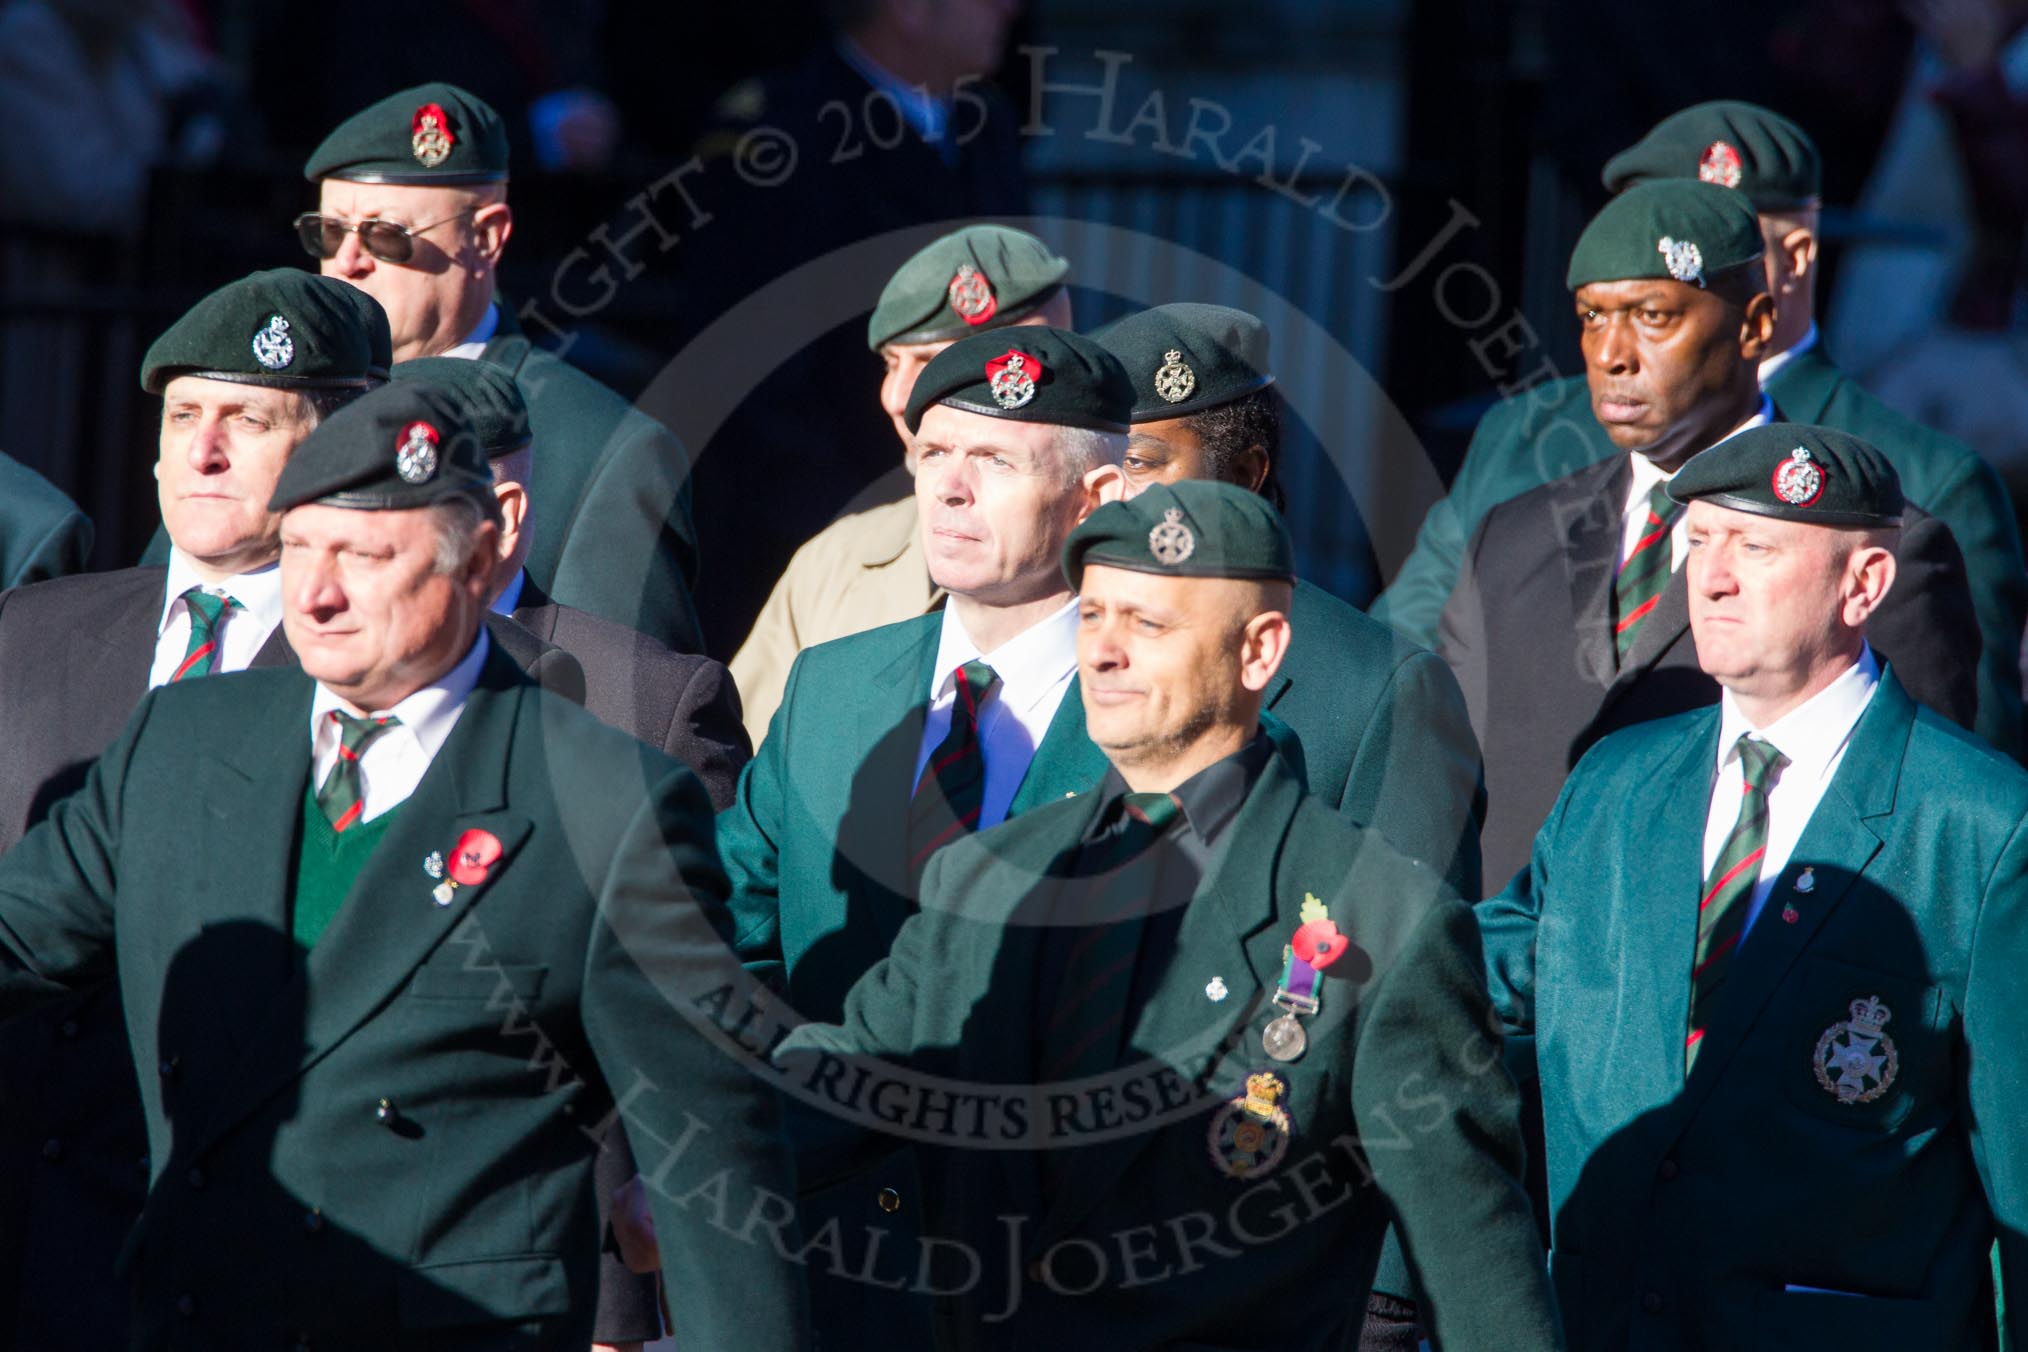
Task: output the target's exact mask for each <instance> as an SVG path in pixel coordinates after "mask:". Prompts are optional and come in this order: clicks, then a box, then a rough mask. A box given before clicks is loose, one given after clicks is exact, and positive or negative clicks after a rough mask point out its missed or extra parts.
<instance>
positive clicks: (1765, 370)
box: [1760, 319, 1817, 385]
mask: <svg viewBox="0 0 2028 1352" xmlns="http://www.w3.org/2000/svg"><path fill="white" fill-rule="evenodd" d="M1816 345H1817V321H1816V320H1814V319H1813V320H1811V321H1810V327H1809V328H1807V329H1805V330H1803V337H1802V341H1801V342H1799V343H1797V344H1796V345H1795V346H1794V347H1792V348H1788V349H1786V350H1785V351H1781V352H1777V353H1775V354H1774V355H1773V356H1772V357H1769V358H1768V359H1767V360H1766V361H1764V362H1762V363H1761V364H1760V383H1761V384H1762V385H1766V384H1767V383H1768V382H1769V381H1770V380H1773V379H1774V378H1775V372H1777V371H1779V370H1781V369H1782V368H1783V367H1784V366H1787V365H1788V364H1789V363H1790V362H1792V361H1794V360H1795V359H1796V358H1797V357H1800V356H1802V355H1803V354H1804V353H1805V352H1808V351H1809V350H1810V349H1811V348H1813V347H1815V346H1816Z"/></svg>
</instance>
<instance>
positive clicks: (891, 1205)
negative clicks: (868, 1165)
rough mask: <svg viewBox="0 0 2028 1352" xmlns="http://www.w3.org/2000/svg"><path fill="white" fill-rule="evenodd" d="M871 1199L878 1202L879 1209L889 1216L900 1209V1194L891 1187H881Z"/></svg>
mask: <svg viewBox="0 0 2028 1352" xmlns="http://www.w3.org/2000/svg"><path fill="white" fill-rule="evenodd" d="M873 1200H874V1201H876V1202H878V1203H880V1209H881V1210H882V1211H885V1212H886V1213H887V1214H888V1215H890V1216H892V1215H893V1214H894V1213H895V1212H897V1211H899V1210H901V1194H900V1193H898V1192H896V1191H895V1190H894V1189H893V1188H882V1189H881V1190H880V1191H879V1192H877V1193H875V1194H874V1195H873Z"/></svg>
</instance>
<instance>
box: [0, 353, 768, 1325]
mask: <svg viewBox="0 0 2028 1352" xmlns="http://www.w3.org/2000/svg"><path fill="white" fill-rule="evenodd" d="M479 441H480V439H479V438H478V437H477V436H476V435H475V434H474V432H473V430H472V428H471V426H470V424H469V423H468V422H467V420H466V416H465V413H464V410H463V405H462V404H461V403H460V402H459V401H457V400H455V399H453V398H451V397H450V396H449V395H447V394H446V393H444V392H443V391H441V390H438V389H436V388H434V387H431V386H428V385H426V384H422V383H419V382H408V383H402V384H396V385H389V386H384V387H382V388H381V389H378V390H376V391H374V392H372V393H370V394H367V395H364V396H362V397H361V398H360V399H358V400H357V401H355V402H353V403H351V404H349V405H347V406H346V407H344V408H342V409H340V410H338V411H337V412H336V413H334V414H332V415H331V416H330V417H329V418H328V419H326V420H325V421H324V422H322V423H321V424H320V425H319V426H318V428H317V430H316V431H315V432H313V433H312V434H311V435H310V436H309V437H308V438H306V439H305V440H304V441H303V442H302V444H301V445H300V446H298V447H297V448H296V450H295V453H294V454H293V455H292V456H291V457H290V459H289V462H288V465H287V466H286V468H285V469H284V470H283V471H282V474H281V476H280V479H279V482H278V483H277V485H276V487H275V489H274V496H273V497H272V499H271V500H270V501H269V503H268V506H269V509H270V510H271V511H275V512H279V513H283V516H282V521H281V546H282V562H281V573H282V575H281V591H282V596H283V619H282V623H283V624H284V626H285V627H286V629H287V633H288V637H289V642H290V646H291V647H292V648H293V649H294V651H295V652H296V654H297V655H298V657H299V658H300V661H301V668H300V670H297V669H292V668H276V669H270V670H262V671H247V672H240V673H233V674H229V675H224V676H212V677H208V678H207V679H205V680H202V681H189V682H183V683H177V684H170V685H165V686H162V687H161V688H159V689H157V690H154V691H152V692H150V693H149V694H148V695H147V696H146V697H145V698H144V699H143V700H142V701H141V703H140V706H139V708H138V709H136V711H135V713H134V715H133V717H132V719H131V720H130V721H129V722H128V724H127V726H126V729H125V731H124V732H122V733H121V734H120V736H119V737H118V738H116V739H115V740H114V742H113V744H112V746H111V747H110V748H109V749H108V750H107V751H106V753H105V754H104V755H103V756H102V757H101V758H100V759H99V761H98V762H97V764H96V765H95V766H94V767H93V768H92V770H91V772H90V774H89V776H88V777H87V779H86V781H85V784H84V787H83V788H81V789H80V790H79V791H78V792H77V793H75V794H74V795H72V796H71V797H69V798H66V799H64V800H63V801H62V802H60V803H58V804H57V805H56V807H55V808H54V809H53V810H52V811H51V813H50V815H49V817H48V819H47V820H46V821H44V822H43V823H42V824H41V825H40V826H38V827H36V828H35V829H34V830H32V831H30V832H29V833H28V835H27V836H25V837H24V838H23V839H22V840H21V842H20V843H19V844H18V845H17V846H15V847H14V849H12V850H11V851H9V852H8V853H7V855H6V856H5V858H4V859H0V1011H11V1010H12V1009H14V1008H18V1007H20V1006H23V1005H26V1004H30V1003H33V1002H35V1001H37V1000H40V999H46V998H48V997H50V996H53V995H55V994H58V993H60V992H62V991H65V990H68V989H74V988H76V987H78V986H80V985H82V984H84V983H87V982H90V981H92V980H95V979H99V978H101V977H103V976H104V975H106V974H114V975H116V976H117V979H118V981H119V985H120V992H121V996H122V998H123V1000H124V1003H125V1009H126V1021H127V1030H128V1035H129V1039H130V1041H131V1044H132V1048H133V1051H134V1055H135V1059H136V1060H137V1061H138V1062H139V1063H140V1064H141V1065H143V1066H146V1067H148V1068H149V1070H148V1072H147V1073H146V1074H144V1075H143V1076H142V1077H141V1080H142V1083H141V1098H142V1103H143V1107H144V1110H145V1113H146V1116H147V1123H148V1142H149V1157H150V1160H151V1162H152V1173H151V1181H150V1187H149V1195H148V1202H147V1206H146V1208H145V1210H144V1211H143V1212H142V1214H141V1219H140V1221H139V1222H138V1224H137V1225H136V1226H135V1228H134V1230H133V1232H132V1235H131V1236H130V1238H129V1240H128V1242H127V1246H126V1250H125V1252H124V1254H123V1255H122V1258H121V1263H122V1266H123V1269H124V1271H125V1273H126V1275H127V1276H128V1277H129V1279H130V1281H131V1289H132V1291H133V1293H134V1299H135V1314H134V1321H133V1328H134V1342H133V1345H134V1346H135V1347H136V1348H148V1349H155V1348H189V1347H204V1348H216V1349H242V1348H244V1349H256V1348H259V1349H267V1348H276V1347H297V1348H340V1349H350V1348H368V1347H371V1348H394V1349H406V1348H423V1347H429V1348H480V1347H485V1348H504V1347H509V1346H511V1347H515V1348H526V1349H541V1350H542V1352H551V1350H552V1349H553V1350H554V1352H581V1349H583V1348H584V1347H586V1346H587V1345H588V1343H589V1342H590V1339H591V1332H592V1329H591V1325H592V1314H593V1304H594V1296H595V1287H596V1273H597V1263H598V1254H599V1232H598V1227H597V1223H596V1222H597V1211H596V1207H595V1205H594V1197H593V1189H592V1166H593V1158H594V1156H595V1154H596V1153H597V1149H598V1141H599V1139H600V1137H601V1135H602V1132H603V1129H604V1127H605V1125H607V1124H609V1123H610V1122H611V1121H613V1120H615V1119H616V1116H617V1114H618V1113H619V1112H621V1111H624V1113H625V1119H626V1122H627V1125H628V1129H629V1133H630V1136H631V1138H632V1141H633V1144H634V1148H635V1151H636V1153H637V1155H639V1156H640V1157H641V1159H642V1162H643V1167H644V1168H645V1169H647V1170H649V1171H650V1173H651V1174H652V1175H654V1176H655V1179H656V1183H657V1187H656V1188H655V1189H654V1190H653V1191H652V1205H653V1207H654V1210H655V1214H656V1216H657V1218H658V1220H659V1221H660V1223H661V1235H662V1243H663V1252H664V1254H665V1255H666V1256H667V1260H668V1261H667V1265H666V1267H665V1270H664V1274H663V1275H664V1279H665V1281H666V1282H667V1283H668V1286H669V1290H670V1293H671V1305H672V1306H673V1308H674V1311H675V1315H676V1332H677V1334H678V1335H679V1336H681V1337H682V1338H683V1339H684V1340H685V1342H686V1344H687V1345H689V1346H694V1347H699V1348H707V1347H727V1346H735V1345H743V1346H752V1347H756V1348H760V1347H766V1348H776V1347H798V1346H802V1345H804V1344H805V1342H806V1332H807V1330H806V1327H805V1323H804V1306H803V1282H802V1278H801V1274H800V1272H799V1271H798V1270H797V1269H796V1268H794V1267H793V1266H792V1265H790V1264H789V1263H788V1262H787V1261H786V1260H785V1259H784V1258H783V1257H782V1256H781V1253H780V1251H779V1250H778V1249H777V1248H776V1247H774V1246H772V1245H768V1244H757V1245H747V1244H740V1243H736V1242H733V1241H731V1240H729V1239H728V1238H727V1237H726V1235H725V1234H724V1233H723V1232H721V1231H720V1230H718V1229H716V1228H714V1226H713V1225H711V1224H709V1223H707V1221H706V1220H705V1215H706V1214H707V1213H709V1212H710V1211H711V1210H712V1207H713V1206H716V1207H719V1208H723V1209H726V1210H728V1211H730V1210H732V1209H734V1208H736V1209H737V1211H738V1213H739V1214H745V1213H746V1212H747V1210H748V1208H749V1207H759V1206H763V1205H765V1206H768V1207H769V1208H770V1210H771V1211H774V1212H779V1210H780V1209H782V1208H786V1207H787V1206H789V1205H790V1203H789V1200H788V1199H789V1198H791V1197H793V1194H794V1181H793V1173H792V1167H791V1161H790V1159H789V1156H788V1152H787V1145H786V1140H785V1138H784V1137H783V1135H782V1132H781V1114H780V1111H779V1105H778V1103H777V1100H776V1097H775V1094H774V1092H773V1090H772V1089H771V1088H769V1087H768V1086H766V1085H764V1084H762V1083H760V1082H758V1081H757V1080H755V1079H754V1078H753V1077H752V1076H751V1075H750V1074H749V1073H748V1072H747V1071H746V1070H744V1069H743V1068H742V1067H741V1066H740V1065H739V1063H738V1061H737V1060H736V1059H735V1058H734V1057H733V1056H731V1055H727V1054H725V1053H724V1052H721V1051H720V1050H719V1049H718V1047H716V1046H714V1045H712V1044H711V1042H709V1041H708V1040H707V1037H706V1035H704V1034H703V1033H701V1032H700V1031H699V1030H698V1029H696V1028H695V1027H693V1026H692V1025H690V1024H689V1023H687V1022H686V1021H685V1019H684V1018H683V1017H682V1015H681V1014H680V1013H679V1012H678V1009H677V1006H676V1005H675V1004H672V1002H671V1000H669V999H666V998H665V997H664V995H663V993H662V990H661V989H658V987H671V983H674V985H673V987H671V988H680V987H681V986H682V985H683V983H686V982H690V981H694V980H696V979H697V978H698V977H699V976H700V975H701V974H703V973H709V972H713V971H727V970H731V971H736V970H737V966H736V963H735V960H734V959H733V957H732V954H731V953H730V951H729V950H728V949H727V948H726V946H725V943H724V936H725V934H726V927H725V920H724V914H723V909H722V906H723V900H724V895H725V877H724V873H723V871H722V870H721V869H720V867H719V864H718V861H717V858H716V853H715V851H714V849H713V847H712V838H711V820H710V815H709V814H710V806H709V802H708V800H707V799H706V797H705V793H704V790H703V789H702V788H701V787H700V786H699V784H698V782H697V780H696V778H695V776H693V775H692V774H691V773H690V772H689V771H688V770H686V769H684V768H682V767H681V766H679V765H678V764H677V763H676V762H675V761H673V760H671V759H669V758H668V757H667V756H665V755H663V754H662V753H661V752H659V751H656V750H653V749H652V748H649V747H646V746H644V745H642V744H640V743H638V742H635V741H634V740H633V739H632V738H630V737H627V736H626V735H624V734H622V733H619V732H616V731H613V730H611V729H608V728H606V727H605V726H604V725H602V724H600V723H599V722H598V721H597V720H595V719H594V718H593V717H592V716H591V715H590V714H588V713H586V712H584V710H582V709H581V708H579V707H577V706H576V705H575V704H572V703H570V702H569V701H567V700H564V699H561V698H558V697H556V696H553V695H551V694H549V693H548V692H546V691H544V690H541V689H538V688H537V687H535V686H534V685H531V684H530V683H529V682H528V681H527V680H526V678H524V677H523V676H522V675H521V673H520V672H519V670H518V669H517V668H516V667H515V666H514V665H513V664H512V663H511V662H510V661H508V660H507V659H506V657H505V656H504V654H503V653H502V651H501V650H500V648H499V647H498V646H497V645H495V644H493V643H492V642H491V641H490V640H489V638H488V636H487V632H486V630H485V629H483V628H482V627H481V617H482V616H483V615H484V613H485V597H486V595H487V594H488V592H489V590H490V586H491V579H492V575H493V571H494V565H495V562H496V560H497V557H498V548H497V541H496V538H495V536H496V533H497V531H498V528H499V527H498V519H499V518H498V514H499V505H498V502H497V500H496V499H495V497H494V495H493V491H492V484H491V475H490V473H489V472H488V470H487V467H486V463H485V460H484V458H483V451H482V449H481V447H480V444H479ZM699 1188H703V1189H706V1190H707V1191H708V1193H709V1195H710V1196H711V1197H712V1198H713V1199H714V1201H713V1202H712V1203H710V1204H707V1205H706V1206H704V1207H701V1208H700V1207H697V1206H695V1205H694V1201H693V1198H694V1193H693V1191H692V1190H694V1189H699Z"/></svg>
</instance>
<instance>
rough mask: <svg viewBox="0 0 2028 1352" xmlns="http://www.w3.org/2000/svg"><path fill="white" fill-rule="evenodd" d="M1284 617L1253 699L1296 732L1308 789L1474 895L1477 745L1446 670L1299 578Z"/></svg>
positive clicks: (1461, 698) (1460, 890) (1454, 682)
mask: <svg viewBox="0 0 2028 1352" xmlns="http://www.w3.org/2000/svg"><path fill="white" fill-rule="evenodd" d="M1289 627H1290V642H1289V651H1288V654H1287V656H1285V657H1284V658H1283V659H1282V665H1281V670H1279V671H1277V672H1276V673H1275V676H1274V680H1273V681H1271V682H1270V683H1269V685H1268V688H1267V692H1266V696H1265V699H1264V704H1263V707H1264V708H1266V709H1267V710H1268V711H1269V713H1270V714H1271V715H1272V717H1273V718H1275V719H1278V720H1280V721H1281V722H1282V723H1285V724H1286V725H1287V726H1288V728H1289V729H1290V730H1292V731H1293V732H1294V733H1295V735H1296V736H1297V737H1298V738H1300V739H1301V742H1302V765H1303V767H1304V773H1305V777H1306V782H1307V787H1308V788H1309V790H1310V792H1311V793H1313V794H1315V795H1316V796H1317V797H1318V798H1320V799H1322V800H1323V801H1324V803H1326V804H1327V805H1328V806H1330V807H1334V808H1336V809H1337V810H1338V811H1340V812H1343V813H1344V814H1345V815H1346V816H1348V817H1350V818H1351V819H1352V820H1354V821H1356V822H1361V823H1363V824H1365V825H1368V826H1371V827H1374V828H1375V829H1376V830H1378V831H1379V832H1380V834H1381V835H1383V836H1385V837H1386V838H1387V840H1388V843H1390V844H1391V845H1393V846H1394V847H1395V848H1396V849H1398V850H1400V851H1401V852H1402V853H1403V854H1405V855H1407V856H1408V857H1409V858H1411V859H1418V860H1421V861H1422V862H1423V863H1425V864H1428V865H1429V866H1430V867H1431V868H1433V869H1435V870H1436V871H1437V872H1439V873H1441V874H1443V875H1444V878H1445V880H1446V881H1447V882H1449V883H1450V884H1451V886H1452V887H1454V888H1456V889H1457V891H1458V894H1459V895H1460V896H1466V897H1476V896H1478V895H1479V820H1480V806H1479V743H1478V740H1477V739H1476V738H1475V737H1473V736H1472V722H1471V715H1470V714H1469V713H1468V712H1467V710H1466V707H1465V697H1464V694H1463V692H1462V691H1460V690H1459V689H1458V683H1457V679H1456V678H1455V677H1453V676H1452V675H1451V672H1450V668H1449V667H1447V666H1445V665H1444V662H1443V660H1442V659H1441V658H1439V657H1437V656H1436V654H1434V653H1431V652H1428V651H1426V650H1425V649H1422V648H1419V647H1417V646H1416V645H1415V644H1413V643H1410V642H1409V641H1408V640H1406V639H1404V638H1402V637H1400V636H1399V635H1397V634H1396V633H1395V632H1394V631H1393V630H1392V629H1389V628H1388V627H1387V626H1386V625H1384V624H1382V623H1380V622H1379V621H1378V620H1375V619H1373V618H1372V617H1371V616H1369V615H1367V614H1365V613H1364V612H1362V611H1361V610H1360V609H1359V608H1358V607H1356V606H1354V605H1351V604H1350V603H1348V602H1345V601H1342V600H1340V599H1339V598H1337V597H1336V596H1333V595H1332V594H1331V593H1329V592H1327V591H1325V590H1324V589H1323V588H1321V587H1317V586H1313V585H1312V584H1310V583H1308V582H1303V581H1300V580H1298V581H1297V583H1296V590H1295V601H1294V604H1293V605H1291V606H1290V609H1289ZM1270 730H1271V731H1273V729H1272V728H1271V729H1270ZM1278 740H1282V739H1280V738H1278Z"/></svg>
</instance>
